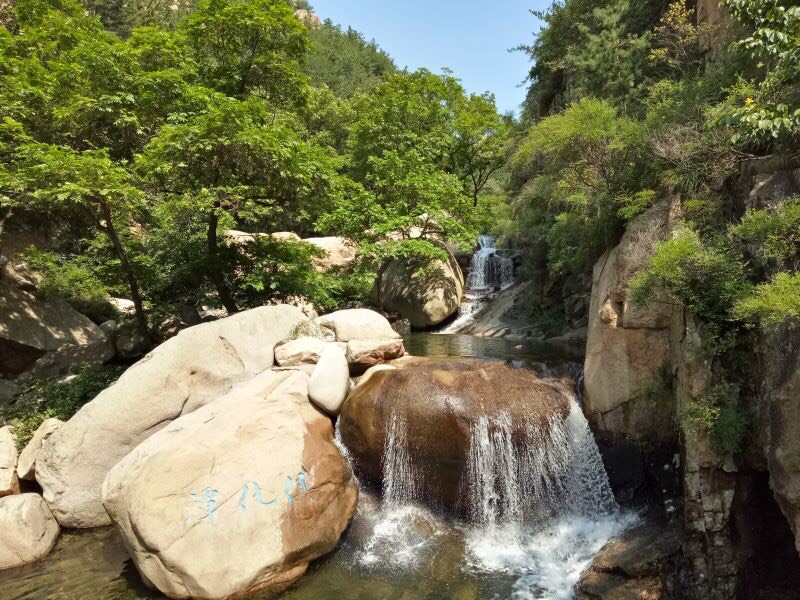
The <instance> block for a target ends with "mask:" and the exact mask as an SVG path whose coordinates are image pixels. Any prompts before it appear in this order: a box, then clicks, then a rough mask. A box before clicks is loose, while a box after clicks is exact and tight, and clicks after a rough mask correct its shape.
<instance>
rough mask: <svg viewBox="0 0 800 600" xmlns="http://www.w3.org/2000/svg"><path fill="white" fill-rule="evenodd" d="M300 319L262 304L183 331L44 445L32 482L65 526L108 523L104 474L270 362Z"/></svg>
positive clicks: (289, 308)
mask: <svg viewBox="0 0 800 600" xmlns="http://www.w3.org/2000/svg"><path fill="white" fill-rule="evenodd" d="M304 319H305V317H304V316H303V313H302V311H301V310H300V309H299V308H296V307H292V306H265V307H261V308H257V309H254V310H251V311H247V312H243V313H239V314H237V315H234V316H232V317H228V318H226V319H221V320H219V321H213V322H211V323H204V324H202V325H197V326H196V327H191V328H189V329H185V330H183V331H182V332H181V333H179V334H178V335H177V336H176V337H174V338H172V339H170V340H168V341H167V342H165V343H163V344H162V345H160V346H159V347H158V348H156V349H155V350H154V351H153V352H151V353H150V354H148V355H147V356H145V357H144V358H143V359H142V360H140V361H139V362H138V363H136V364H135V365H134V366H133V367H131V368H130V369H128V370H127V371H126V372H125V373H124V374H123V375H122V377H120V378H119V380H118V381H117V382H116V383H115V384H114V385H112V386H111V387H109V388H108V389H106V390H104V391H103V392H101V393H100V394H99V395H98V396H97V398H95V399H94V400H92V401H91V402H90V403H89V404H87V405H86V406H84V407H83V408H82V409H81V410H80V411H78V413H77V414H76V415H75V416H74V417H73V418H72V419H70V420H69V421H68V422H67V423H65V424H64V425H62V426H61V427H59V428H58V430H57V431H56V432H55V433H53V434H52V435H51V436H50V437H49V438H48V439H46V440H45V441H44V443H43V445H42V450H41V452H40V454H39V456H38V458H37V461H36V479H37V481H38V482H39V484H40V485H41V486H42V489H43V491H44V497H45V500H47V502H48V504H49V505H50V507H51V509H52V510H53V513H54V514H55V515H56V518H57V519H58V520H59V522H60V523H61V524H62V525H64V526H66V527H77V528H81V527H97V526H100V525H106V524H108V523H109V519H108V515H107V514H106V512H105V510H104V509H103V506H102V503H101V501H100V486H101V485H102V482H103V479H105V477H106V475H107V473H108V471H109V470H110V469H111V467H113V466H114V465H115V464H116V463H117V462H118V461H119V460H120V459H121V458H123V457H124V456H125V455H126V454H128V453H129V452H130V451H131V450H133V449H134V448H135V447H136V446H138V445H139V444H140V443H142V442H143V441H144V440H146V439H147V438H148V437H150V436H151V435H153V434H154V433H155V432H157V431H158V430H159V429H162V428H163V427H165V426H166V425H168V424H169V423H170V422H171V421H172V420H174V419H176V418H178V417H179V416H181V415H185V414H187V413H190V412H192V411H194V410H196V409H197V408H199V407H201V406H203V405H204V404H206V403H208V402H210V401H212V400H214V399H216V398H218V397H219V396H221V395H223V394H225V393H226V392H228V391H229V390H230V389H231V387H232V386H234V385H235V384H237V383H239V382H241V381H244V380H247V379H250V378H251V377H253V376H254V375H255V374H257V373H260V372H261V371H263V370H265V369H269V368H270V367H272V365H273V356H274V355H273V348H274V346H275V344H276V343H278V342H279V341H281V340H283V339H286V338H288V337H289V334H290V333H291V331H292V329H293V328H294V327H295V326H296V325H297V324H299V323H300V322H302V321H303V320H304Z"/></svg>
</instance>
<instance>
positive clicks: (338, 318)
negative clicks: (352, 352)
mask: <svg viewBox="0 0 800 600" xmlns="http://www.w3.org/2000/svg"><path fill="white" fill-rule="evenodd" d="M315 322H316V323H317V324H318V325H320V327H322V328H323V329H327V330H329V331H332V332H333V334H334V335H335V336H336V341H337V342H349V341H350V340H368V339H387V340H393V339H400V334H399V333H397V332H396V331H395V330H394V329H392V326H391V325H390V324H389V321H387V320H386V318H385V317H384V316H382V315H381V314H379V313H376V312H375V311H374V310H369V309H368V308H353V309H349V310H339V311H336V312H333V313H331V314H329V315H323V316H322V317H319V318H318V319H316V321H315Z"/></svg>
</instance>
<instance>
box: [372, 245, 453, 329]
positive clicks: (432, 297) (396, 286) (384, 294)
mask: <svg viewBox="0 0 800 600" xmlns="http://www.w3.org/2000/svg"><path fill="white" fill-rule="evenodd" d="M423 266H424V267H425V268H424V269H421V268H420V267H423ZM464 292H465V286H464V274H463V273H462V272H461V267H460V266H459V265H458V262H457V261H456V259H455V258H454V257H453V255H452V254H449V253H448V258H447V260H437V261H432V262H429V263H426V264H424V265H421V264H420V263H419V262H418V261H415V260H411V259H405V258H396V259H393V260H391V261H390V262H389V263H388V264H387V265H385V266H384V268H383V269H382V270H381V272H380V274H379V276H378V279H376V281H375V299H376V302H377V304H378V306H379V307H380V308H381V309H382V310H384V311H387V312H393V313H398V314H399V315H401V316H402V317H403V318H405V319H408V320H409V321H410V322H411V325H412V326H413V327H418V328H426V327H433V326H434V325H439V324H440V323H442V322H443V321H445V320H446V319H447V318H448V317H451V316H452V315H454V314H455V313H456V311H457V310H458V307H459V305H460V304H461V301H462V300H463V299H464Z"/></svg>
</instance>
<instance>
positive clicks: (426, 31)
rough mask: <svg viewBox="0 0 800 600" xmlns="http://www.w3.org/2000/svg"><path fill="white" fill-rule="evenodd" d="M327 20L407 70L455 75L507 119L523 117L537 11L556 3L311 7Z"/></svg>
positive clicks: (333, 3)
mask: <svg viewBox="0 0 800 600" xmlns="http://www.w3.org/2000/svg"><path fill="white" fill-rule="evenodd" d="M311 4H312V5H313V6H314V12H316V13H317V14H318V15H319V16H320V17H321V18H323V19H331V20H332V21H334V22H335V23H339V24H341V25H344V26H347V25H350V26H351V27H353V28H354V29H357V30H359V31H361V32H362V33H363V34H364V35H365V36H366V37H367V38H368V39H369V38H374V39H375V41H376V42H378V44H380V45H381V46H382V47H383V48H384V49H385V50H386V51H387V52H389V54H391V55H392V56H393V57H394V59H395V61H396V62H397V64H398V65H399V66H401V67H409V68H411V69H416V68H419V67H426V68H428V69H430V70H431V71H435V72H437V73H438V72H440V71H441V69H442V67H447V68H449V69H452V71H453V74H454V75H455V76H456V77H458V78H459V79H461V81H462V82H463V84H464V86H465V87H466V88H467V90H468V91H470V92H478V93H482V92H485V91H490V92H492V93H494V94H495V96H496V97H497V108H498V109H499V110H500V111H501V112H506V111H509V110H513V111H515V112H518V108H519V105H520V103H521V102H522V100H523V99H524V98H525V89H524V88H523V87H518V86H519V85H520V83H521V82H522V81H523V80H524V79H525V76H526V75H527V73H528V69H529V68H530V63H529V61H528V57H527V56H526V55H525V54H524V53H522V52H513V53H511V52H508V50H509V49H510V48H513V47H514V46H517V45H519V44H527V43H530V42H531V41H532V40H533V35H534V33H535V32H537V31H538V30H539V23H538V21H537V20H536V18H535V17H534V16H533V15H532V14H530V12H529V11H530V10H531V9H542V8H546V7H548V6H550V4H551V0H494V1H493V2H487V1H486V0H483V1H482V2H478V1H477V0H462V1H460V2H459V1H456V0H427V1H426V0H399V1H398V0H395V1H389V0H372V1H369V0H311Z"/></svg>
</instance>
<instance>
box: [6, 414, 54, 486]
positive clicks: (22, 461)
mask: <svg viewBox="0 0 800 600" xmlns="http://www.w3.org/2000/svg"><path fill="white" fill-rule="evenodd" d="M61 425H63V421H61V420H60V419H45V420H44V421H43V422H42V424H41V425H39V428H38V429H37V430H36V431H35V432H34V434H33V437H32V438H31V441H29V442H28V445H27V446H25V448H23V450H22V452H20V453H19V460H18V461H17V475H18V476H19V478H20V479H24V480H26V481H34V480H35V479H36V459H37V458H38V457H39V452H40V451H41V450H42V444H43V443H44V441H45V440H46V439H47V438H49V437H50V436H51V435H53V433H54V432H55V430H56V429H58V428H59V427H61Z"/></svg>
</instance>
